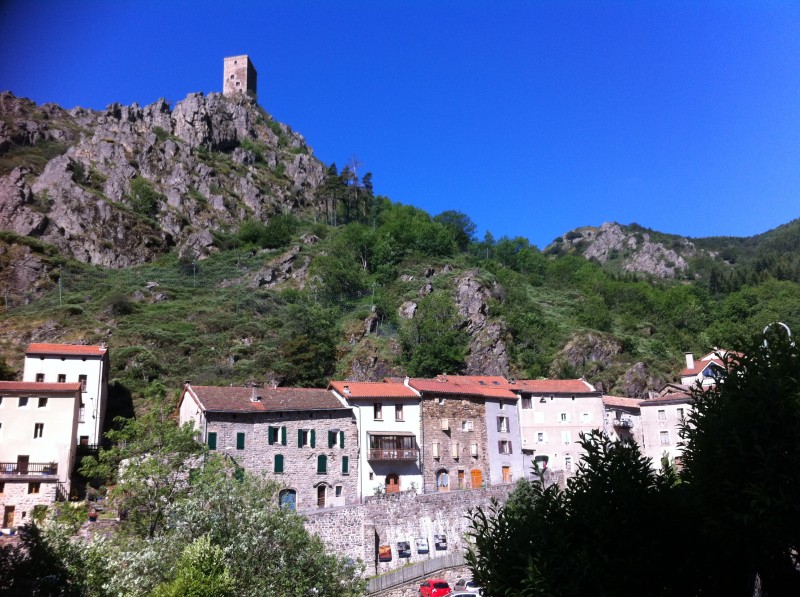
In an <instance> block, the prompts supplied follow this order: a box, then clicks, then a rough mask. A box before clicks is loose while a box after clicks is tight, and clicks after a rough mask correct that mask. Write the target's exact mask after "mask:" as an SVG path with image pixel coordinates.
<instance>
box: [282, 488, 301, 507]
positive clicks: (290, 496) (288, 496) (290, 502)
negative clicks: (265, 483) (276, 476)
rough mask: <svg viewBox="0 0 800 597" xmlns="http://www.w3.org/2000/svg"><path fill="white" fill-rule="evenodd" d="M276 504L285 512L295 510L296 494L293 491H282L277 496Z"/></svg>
mask: <svg viewBox="0 0 800 597" xmlns="http://www.w3.org/2000/svg"><path fill="white" fill-rule="evenodd" d="M278 504H280V507H281V508H286V509H287V510H297V492H296V491H295V490H294V489H284V490H282V491H281V492H280V493H279V494H278Z"/></svg>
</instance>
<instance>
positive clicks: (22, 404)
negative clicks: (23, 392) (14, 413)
mask: <svg viewBox="0 0 800 597" xmlns="http://www.w3.org/2000/svg"><path fill="white" fill-rule="evenodd" d="M26 406H28V397H27V396H20V397H19V408H25V407H26Z"/></svg>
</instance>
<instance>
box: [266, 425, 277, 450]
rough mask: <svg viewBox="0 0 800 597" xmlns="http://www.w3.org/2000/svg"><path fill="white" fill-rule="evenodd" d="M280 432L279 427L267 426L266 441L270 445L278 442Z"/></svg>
mask: <svg viewBox="0 0 800 597" xmlns="http://www.w3.org/2000/svg"><path fill="white" fill-rule="evenodd" d="M279 434H280V427H273V426H271V425H270V426H269V427H268V428H267V443H268V444H269V445H270V446H272V445H274V444H277V443H278V438H279Z"/></svg>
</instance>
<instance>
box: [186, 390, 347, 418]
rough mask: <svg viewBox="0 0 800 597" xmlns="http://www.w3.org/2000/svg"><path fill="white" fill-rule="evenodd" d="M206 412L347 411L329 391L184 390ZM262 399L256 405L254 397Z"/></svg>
mask: <svg viewBox="0 0 800 597" xmlns="http://www.w3.org/2000/svg"><path fill="white" fill-rule="evenodd" d="M185 392H186V393H189V394H190V395H192V396H193V397H194V398H195V399H196V401H197V402H198V403H199V404H200V406H201V407H202V409H203V410H205V411H216V412H280V411H293V410H337V409H346V408H347V407H346V406H345V405H344V404H342V402H341V400H339V399H338V398H336V396H334V395H333V394H331V393H330V392H328V391H327V390H321V389H316V388H242V387H227V386H185ZM253 395H255V396H260V400H257V401H253V400H252V397H253Z"/></svg>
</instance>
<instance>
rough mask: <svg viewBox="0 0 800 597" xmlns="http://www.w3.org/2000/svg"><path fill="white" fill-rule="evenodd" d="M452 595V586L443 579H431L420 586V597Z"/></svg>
mask: <svg viewBox="0 0 800 597" xmlns="http://www.w3.org/2000/svg"><path fill="white" fill-rule="evenodd" d="M450 593H451V589H450V585H448V584H447V581H446V580H444V579H443V578H429V579H428V580H426V581H425V582H424V583H422V584H421V585H420V586H419V594H420V597H442V596H443V595H450Z"/></svg>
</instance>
